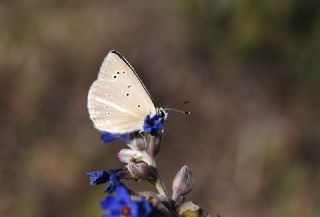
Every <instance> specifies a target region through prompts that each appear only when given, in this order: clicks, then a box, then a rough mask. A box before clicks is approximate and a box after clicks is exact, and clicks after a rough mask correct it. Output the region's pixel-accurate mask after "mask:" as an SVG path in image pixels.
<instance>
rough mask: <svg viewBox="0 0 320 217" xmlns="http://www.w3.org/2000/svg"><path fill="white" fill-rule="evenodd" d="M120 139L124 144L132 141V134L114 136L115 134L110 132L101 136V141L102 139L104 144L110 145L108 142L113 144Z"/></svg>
mask: <svg viewBox="0 0 320 217" xmlns="http://www.w3.org/2000/svg"><path fill="white" fill-rule="evenodd" d="M118 138H119V139H120V140H121V141H123V142H127V141H128V140H129V139H130V134H128V133H125V134H118V133H116V134H113V133H108V132H104V133H102V134H101V136H100V139H102V141H103V142H104V143H108V142H112V141H113V140H115V139H118Z"/></svg>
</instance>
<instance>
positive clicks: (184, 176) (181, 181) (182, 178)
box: [172, 166, 193, 201]
mask: <svg viewBox="0 0 320 217" xmlns="http://www.w3.org/2000/svg"><path fill="white" fill-rule="evenodd" d="M192 184H193V180H192V173H191V170H190V169H189V168H188V167H187V166H183V167H182V168H181V169H180V171H179V172H178V173H177V175H176V177H175V178H174V180H173V183H172V192H173V193H172V200H174V201H176V200H177V199H178V198H179V197H180V196H183V195H185V194H187V193H189V192H190V191H191V189H192Z"/></svg>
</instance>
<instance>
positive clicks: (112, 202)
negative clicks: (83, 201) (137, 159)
mask: <svg viewBox="0 0 320 217" xmlns="http://www.w3.org/2000/svg"><path fill="white" fill-rule="evenodd" d="M100 205H101V207H102V209H104V210H106V212H107V213H106V214H104V215H103V216H102V217H147V216H149V215H150V214H151V212H152V206H151V204H150V202H149V201H147V200H146V199H145V198H142V199H141V201H134V200H131V198H130V195H129V193H128V190H127V189H126V188H125V187H122V186H119V187H117V189H116V192H115V194H114V195H108V196H107V197H106V198H105V199H104V200H102V201H101V203H100Z"/></svg>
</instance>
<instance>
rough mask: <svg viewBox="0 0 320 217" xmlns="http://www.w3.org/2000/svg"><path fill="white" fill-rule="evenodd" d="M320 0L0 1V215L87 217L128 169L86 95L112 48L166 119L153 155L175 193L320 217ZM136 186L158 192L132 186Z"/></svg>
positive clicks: (212, 205) (229, 212)
mask: <svg viewBox="0 0 320 217" xmlns="http://www.w3.org/2000/svg"><path fill="white" fill-rule="evenodd" d="M319 38H320V2H319V1H317V0H305V1H302V0H284V1H276V0H268V1H255V0H242V1H231V0H215V1H206V0H198V1H197V0H184V1H183V0H177V1H169V0H166V1H153V2H152V3H151V2H150V1H147V0H145V1H129V0H126V1H103V0H93V1H84V0H78V1H71V0H67V1H53V0H51V1H50V0H47V1H43V0H30V1H19V0H11V1H1V2H0V102H1V107H0V109H1V110H0V111H1V116H0V121H1V122H0V135H1V138H0V140H1V141H0V144H1V151H0V165H1V171H0V172H1V173H0V182H1V183H0V184H1V186H0V216H1V217H5V216H8V217H9V216H10V217H22V216H23V217H55V216H59V217H79V216H84V217H89V216H90V217H92V216H99V215H100V214H101V211H100V208H99V201H100V200H101V199H102V198H103V190H104V186H99V187H92V186H90V185H89V183H88V179H87V177H86V176H85V173H86V172H87V171H89V170H98V169H107V168H113V167H115V168H116V167H120V165H121V164H120V163H119V162H118V161H117V160H116V158H115V152H116V151H117V150H119V149H120V148H121V147H123V146H122V145H121V144H120V143H118V142H115V143H114V144H103V143H102V141H100V139H99V134H98V132H97V131H96V130H95V129H94V128H93V127H92V123H91V121H90V120H89V117H88V114H87V108H86V100H87V93H88V89H89V87H90V85H91V83H92V82H93V81H94V80H95V79H96V77H97V73H98V69H99V67H100V64H101V62H102V60H103V58H104V56H105V55H106V54H107V52H108V51H109V50H110V49H116V50H118V51H120V52H121V53H122V54H124V56H125V57H126V58H127V59H128V61H129V62H130V63H131V64H132V65H133V67H134V68H135V69H136V71H137V72H138V73H139V74H140V76H141V78H142V80H143V81H144V82H145V84H146V86H147V87H148V89H149V90H150V92H151V93H152V95H153V97H154V99H155V101H156V103H157V104H158V105H166V104H170V103H176V102H181V101H184V100H191V101H192V103H191V104H190V105H187V106H185V107H183V108H182V109H185V110H189V111H191V113H192V115H191V116H187V117H186V116H183V115H180V114H176V113H170V114H169V118H168V120H167V122H166V126H165V135H164V137H163V141H162V148H161V152H160V155H159V156H158V164H159V167H160V171H161V172H162V173H163V176H164V179H165V183H166V184H167V186H168V187H170V183H171V182H172V178H173V177H174V175H175V173H176V172H177V171H178V170H179V169H180V167H182V166H183V165H184V164H187V165H188V166H189V167H190V168H191V169H192V170H193V174H194V179H195V186H194V190H193V192H192V193H191V194H190V195H189V196H188V198H187V199H191V200H193V201H194V202H195V203H197V204H199V205H201V206H202V207H204V208H206V209H207V210H208V211H209V212H210V213H211V214H212V216H215V214H216V213H220V214H221V216H222V217H227V216H231V217H242V216H243V217H255V216H262V217H269V216H274V217H278V216H279V217H280V216H281V217H289V216H290V217H301V216H308V217H309V216H310V217H313V216H314V217H316V216H320V206H319V204H320V173H319V169H320V147H319V142H320V131H319V129H320V126H319V125H320V124H319V123H320V122H319V119H320V116H319V107H320V105H319V98H320V97H319V95H320V94H319V91H320V64H319V57H320V40H319ZM128 184H129V185H130V186H132V187H134V188H135V189H145V188H148V189H152V187H151V186H149V185H148V184H144V183H138V184H132V183H131V182H129V183H128Z"/></svg>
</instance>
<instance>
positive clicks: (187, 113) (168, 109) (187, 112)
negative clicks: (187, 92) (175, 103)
mask: <svg viewBox="0 0 320 217" xmlns="http://www.w3.org/2000/svg"><path fill="white" fill-rule="evenodd" d="M164 110H166V111H174V112H178V113H182V114H185V115H190V112H189V111H182V110H179V109H174V108H166V109H164Z"/></svg>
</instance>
